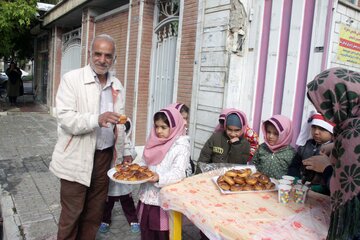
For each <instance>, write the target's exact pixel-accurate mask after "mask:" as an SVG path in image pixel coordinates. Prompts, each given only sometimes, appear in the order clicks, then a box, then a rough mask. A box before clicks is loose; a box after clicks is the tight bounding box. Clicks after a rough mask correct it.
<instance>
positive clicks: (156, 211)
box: [137, 108, 190, 240]
mask: <svg viewBox="0 0 360 240" xmlns="http://www.w3.org/2000/svg"><path fill="white" fill-rule="evenodd" d="M188 138H189V137H188V136H186V129H185V121H184V119H183V117H182V116H181V114H180V112H179V111H178V110H177V109H175V108H165V109H162V110H160V111H159V112H157V113H155V115H154V126H153V128H152V130H151V133H150V136H149V139H148V141H147V143H146V144H145V148H144V153H143V157H142V162H140V165H146V166H148V167H149V169H150V170H151V171H153V172H154V176H153V177H152V178H151V179H150V180H149V181H148V182H146V183H143V184H142V185H141V187H140V190H139V204H138V209H137V210H138V218H139V221H140V229H141V239H143V240H147V239H169V217H168V213H167V212H165V211H164V210H163V209H162V208H161V207H160V202H159V196H160V189H161V187H163V186H166V185H169V184H173V183H176V182H179V181H181V180H182V179H183V178H185V177H186V176H185V170H186V168H187V166H188V164H189V158H190V142H189V139H188Z"/></svg>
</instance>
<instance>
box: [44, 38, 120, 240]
mask: <svg viewBox="0 0 360 240" xmlns="http://www.w3.org/2000/svg"><path fill="white" fill-rule="evenodd" d="M115 48H116V47H115V42H114V40H113V39H112V38H111V37H110V36H109V35H105V34H104V35H99V36H97V37H95V38H94V40H93V42H92V44H91V50H90V64H89V65H87V66H85V67H83V68H80V69H76V70H73V71H70V72H68V73H66V74H64V76H63V78H62V80H61V83H60V86H59V90H58V92H57V96H56V110H57V120H58V141H57V143H56V145H55V149H54V152H53V156H52V161H51V163H50V170H51V171H52V172H53V173H54V174H55V175H56V176H57V177H59V178H60V185H61V186H60V199H61V207H62V209H61V215H60V219H59V230H58V239H87V240H88V239H95V236H96V232H97V230H98V228H99V226H100V222H101V218H102V214H103V208H104V203H105V201H106V197H107V191H108V185H109V178H108V177H107V175H106V173H107V170H108V169H109V167H110V163H111V161H112V159H113V157H114V156H115V155H116V154H114V146H115V141H116V137H117V132H118V127H117V126H119V125H117V123H118V120H119V117H120V114H122V113H123V112H124V101H123V87H122V85H121V83H120V81H119V80H118V79H117V78H115V77H114V76H111V74H110V73H109V69H110V68H111V66H112V65H113V63H114V60H115V57H116V56H115Z"/></svg>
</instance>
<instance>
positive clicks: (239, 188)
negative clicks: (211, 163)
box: [230, 184, 242, 192]
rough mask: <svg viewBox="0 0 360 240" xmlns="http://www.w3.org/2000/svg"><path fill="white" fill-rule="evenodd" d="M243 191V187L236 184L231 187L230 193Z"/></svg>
mask: <svg viewBox="0 0 360 240" xmlns="http://www.w3.org/2000/svg"><path fill="white" fill-rule="evenodd" d="M241 190H242V186H241V185H240V184H234V185H232V186H230V191H232V192H236V191H241Z"/></svg>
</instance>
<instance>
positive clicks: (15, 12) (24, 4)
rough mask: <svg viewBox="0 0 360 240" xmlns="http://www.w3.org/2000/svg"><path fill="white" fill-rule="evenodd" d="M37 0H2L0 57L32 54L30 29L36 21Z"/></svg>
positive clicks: (0, 1) (20, 56)
mask: <svg viewBox="0 0 360 240" xmlns="http://www.w3.org/2000/svg"><path fill="white" fill-rule="evenodd" d="M36 2H37V1H36V0H16V1H12V0H0V13H1V14H0V57H5V58H12V57H14V56H15V55H16V56H17V58H26V57H30V56H31V55H32V51H31V49H32V40H31V34H30V29H31V26H32V24H34V23H35V21H36Z"/></svg>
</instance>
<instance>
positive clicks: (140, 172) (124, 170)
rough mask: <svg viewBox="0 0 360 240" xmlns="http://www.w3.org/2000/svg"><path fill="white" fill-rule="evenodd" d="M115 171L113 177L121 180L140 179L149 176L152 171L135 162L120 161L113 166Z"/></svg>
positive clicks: (151, 174)
mask: <svg viewBox="0 0 360 240" xmlns="http://www.w3.org/2000/svg"><path fill="white" fill-rule="evenodd" d="M115 170H116V172H115V173H114V174H113V178H114V179H116V180H122V181H142V180H145V179H149V178H151V177H152V176H153V175H154V173H153V172H152V171H151V170H150V169H149V168H148V167H146V166H140V165H138V164H136V163H133V164H128V163H122V164H117V165H116V166H115Z"/></svg>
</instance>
